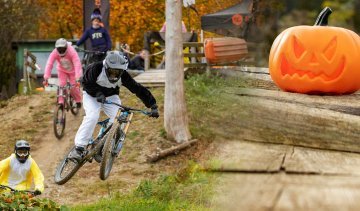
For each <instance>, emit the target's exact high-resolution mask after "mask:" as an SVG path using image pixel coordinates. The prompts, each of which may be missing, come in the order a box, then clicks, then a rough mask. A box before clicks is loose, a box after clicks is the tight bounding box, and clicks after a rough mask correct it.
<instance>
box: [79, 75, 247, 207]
mask: <svg viewBox="0 0 360 211" xmlns="http://www.w3.org/2000/svg"><path fill="white" fill-rule="evenodd" d="M246 83H247V82H246ZM246 83H245V82H244V81H243V80H240V79H236V78H231V79H225V78H221V77H207V76H203V75H194V76H191V77H189V78H188V79H187V80H186V82H185V86H186V100H187V108H188V112H189V113H188V115H189V117H190V128H191V133H192V134H193V136H194V137H195V138H199V139H201V140H214V138H215V137H216V136H219V135H221V132H220V130H222V129H221V127H218V125H221V124H222V122H223V118H224V114H225V113H226V114H229V113H230V115H232V114H231V112H229V107H232V106H234V105H233V104H234V103H233V102H232V101H231V99H228V98H227V97H226V96H225V95H224V91H225V90H228V89H229V88H237V87H245V86H247V84H246ZM152 91H153V90H152ZM154 91H155V94H156V96H159V95H161V93H160V92H161V91H163V90H154ZM162 97H163V95H162ZM162 101H163V98H161V97H160V102H162ZM129 103H130V104H137V105H139V104H138V102H129V101H128V103H127V104H129ZM223 126H224V125H222V127H223ZM157 133H158V134H159V136H160V137H163V138H164V137H166V132H165V130H164V129H163V128H162V127H161V128H160V129H158V131H157ZM138 136H139V134H138V132H137V131H133V132H132V133H130V134H129V136H128V137H129V138H131V139H135V138H137V137H138ZM128 159H130V160H132V156H128ZM213 163H214V165H216V164H215V163H216V162H213ZM179 166H184V164H183V165H181V164H180V165H179ZM179 168H181V167H179ZM215 179H216V178H215V176H214V175H212V174H209V173H205V172H203V171H202V168H201V167H200V166H199V165H198V164H197V163H196V162H194V161H190V162H189V164H187V165H186V166H185V167H184V168H182V169H180V170H178V171H177V172H176V173H174V174H170V175H169V174H167V175H162V176H160V177H158V178H157V179H155V180H150V179H145V180H142V181H141V182H140V184H139V185H138V186H137V188H135V189H134V190H132V191H131V192H130V193H127V194H124V193H117V194H113V195H112V196H111V197H109V198H104V199H102V200H101V201H99V202H97V203H94V204H90V205H79V206H76V207H73V209H74V210H208V209H210V208H209V207H210V200H209V199H210V198H211V196H212V193H213V188H212V187H213V185H214V183H215Z"/></svg>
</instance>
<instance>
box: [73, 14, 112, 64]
mask: <svg viewBox="0 0 360 211" xmlns="http://www.w3.org/2000/svg"><path fill="white" fill-rule="evenodd" d="M101 21H102V16H101V12H100V9H99V8H96V9H94V12H93V13H92V14H91V23H92V26H91V27H90V28H89V29H87V30H86V31H85V32H84V34H83V35H82V36H81V38H80V40H79V41H78V42H77V43H76V45H77V46H80V45H81V44H83V43H84V42H85V41H86V40H87V39H88V38H90V40H91V49H92V50H93V51H99V52H107V51H110V50H111V38H110V35H109V32H108V31H107V30H106V29H105V28H104V27H103V24H102V22H101ZM105 56H106V54H105V53H100V54H94V55H92V58H91V59H90V61H91V62H90V63H92V62H95V61H102V60H104V59H105Z"/></svg>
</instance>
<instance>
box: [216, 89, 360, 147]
mask: <svg viewBox="0 0 360 211" xmlns="http://www.w3.org/2000/svg"><path fill="white" fill-rule="evenodd" d="M224 95H228V100H229V101H230V102H231V103H232V104H234V105H236V106H233V107H231V108H227V109H231V110H232V113H233V114H235V113H236V118H235V117H234V116H232V115H231V114H224V116H223V119H224V125H231V127H224V128H222V129H223V131H222V133H221V135H222V136H223V137H227V138H231V139H237V138H238V137H237V136H236V135H235V134H241V137H242V138H243V139H244V140H251V141H258V142H266V143H281V144H289V145H296V146H307V147H314V148H322V149H334V150H342V151H350V152H360V145H359V137H360V116H356V115H352V114H347V113H344V112H339V111H333V110H329V109H323V108H316V107H311V106H309V105H303V104H299V103H296V102H295V103H293V102H282V101H280V100H273V99H266V98H265V99H264V98H259V97H251V96H247V95H236V94H235V95H234V94H233V93H224ZM235 96H237V97H235ZM218 109H219V108H218ZM218 112H219V111H218ZM209 115H211V114H209ZM236 120H237V121H236ZM230 122H231V123H230Z"/></svg>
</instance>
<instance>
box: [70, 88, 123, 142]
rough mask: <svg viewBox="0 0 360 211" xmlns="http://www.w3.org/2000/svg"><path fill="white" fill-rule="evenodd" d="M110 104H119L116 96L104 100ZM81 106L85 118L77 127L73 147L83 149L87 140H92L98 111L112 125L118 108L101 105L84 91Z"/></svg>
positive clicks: (98, 115)
mask: <svg viewBox="0 0 360 211" xmlns="http://www.w3.org/2000/svg"><path fill="white" fill-rule="evenodd" d="M106 100H110V101H111V102H114V103H118V104H121V100H120V98H119V96H118V95H112V96H109V97H107V98H106ZM83 105H84V110H85V117H84V119H83V121H82V123H81V125H80V127H79V130H78V131H77V133H76V136H75V145H76V146H81V147H85V146H86V145H87V144H88V142H89V140H90V139H91V138H92V135H93V133H94V129H95V127H96V123H97V122H98V120H99V117H100V110H101V109H102V110H103V111H104V112H105V114H106V115H107V116H108V117H109V118H110V122H111V123H113V122H114V119H115V117H116V114H117V111H118V110H119V107H118V106H116V105H112V104H102V103H99V102H97V101H96V98H95V97H91V96H90V95H89V94H88V93H86V92H85V91H84V92H83Z"/></svg>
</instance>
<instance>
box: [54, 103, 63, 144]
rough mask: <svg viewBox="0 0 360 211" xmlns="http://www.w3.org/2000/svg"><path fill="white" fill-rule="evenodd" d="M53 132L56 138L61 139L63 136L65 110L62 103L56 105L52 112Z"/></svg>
mask: <svg viewBox="0 0 360 211" xmlns="http://www.w3.org/2000/svg"><path fill="white" fill-rule="evenodd" d="M53 122H54V134H55V136H56V138H57V139H61V138H62V137H63V136H64V130H65V123H66V112H65V109H64V106H63V105H57V107H56V109H55V112H54V120H53Z"/></svg>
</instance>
